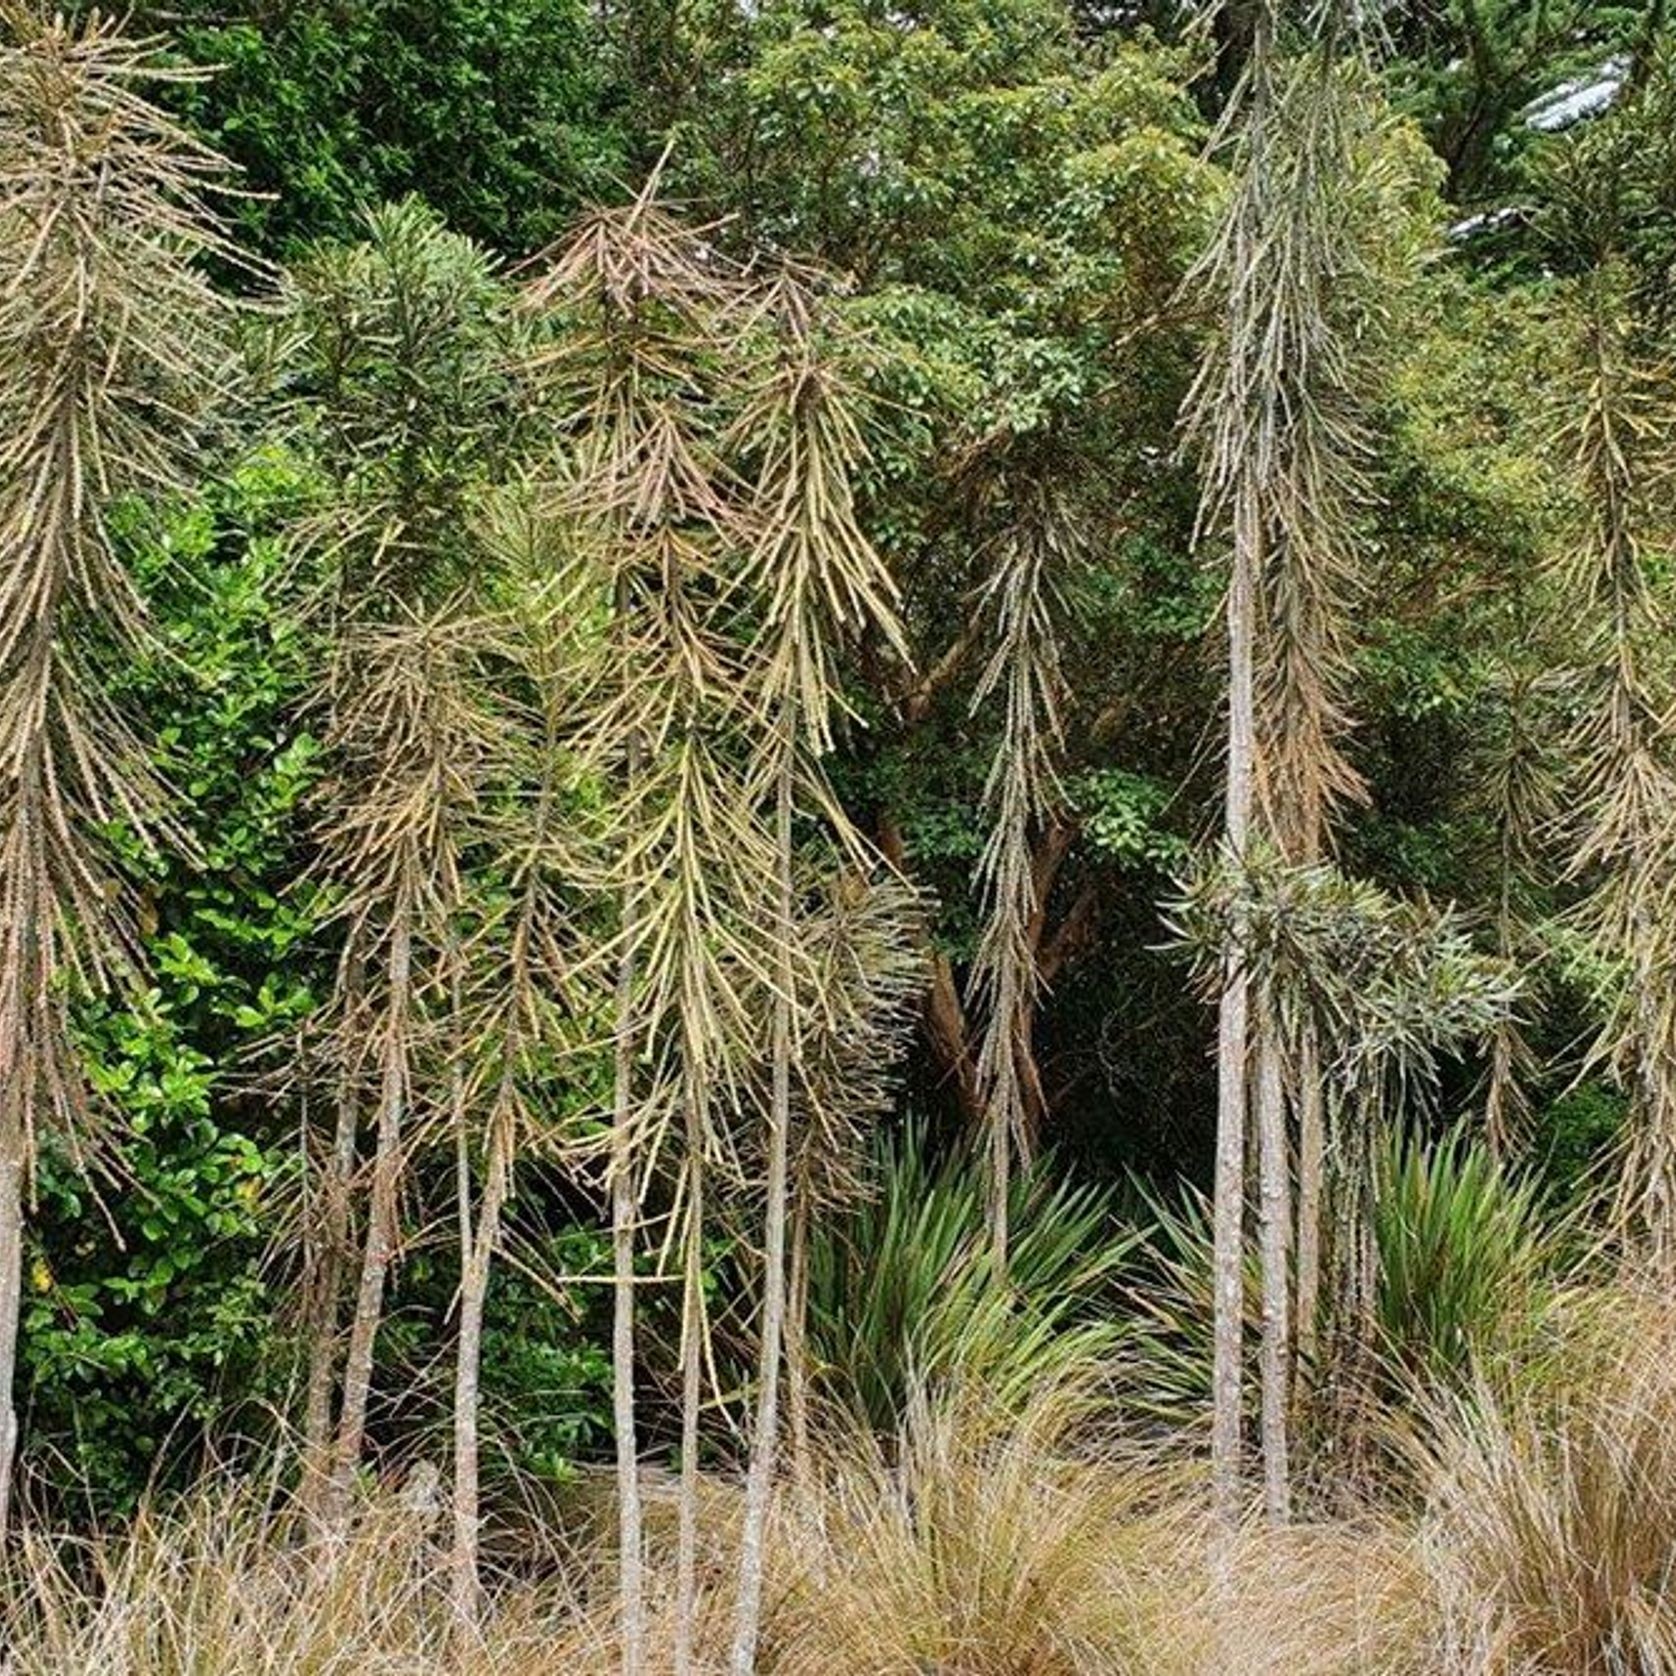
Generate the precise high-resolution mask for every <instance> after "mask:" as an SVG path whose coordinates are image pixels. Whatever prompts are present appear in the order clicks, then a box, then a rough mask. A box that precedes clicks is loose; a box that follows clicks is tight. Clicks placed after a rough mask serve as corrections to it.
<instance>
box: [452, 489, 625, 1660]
mask: <svg viewBox="0 0 1676 1676" xmlns="http://www.w3.org/2000/svg"><path fill="white" fill-rule="evenodd" d="M483 518H484V524H485V549H486V552H487V553H488V554H489V555H492V557H493V559H494V560H495V563H494V565H493V567H492V574H493V576H494V577H495V579H496V581H497V583H498V584H499V586H498V589H497V590H496V592H495V593H493V594H491V595H490V597H488V598H486V599H485V600H484V602H483V610H484V615H483V617H482V618H480V619H479V621H478V622H477V624H476V625H475V633H474V636H473V642H474V650H475V651H476V652H477V654H478V657H479V659H480V662H479V665H478V667H476V668H475V669H473V670H471V671H469V672H468V678H469V679H470V680H471V681H472V682H473V683H474V684H475V686H476V689H477V691H478V693H479V694H480V695H481V697H480V699H479V705H480V709H481V711H482V713H483V714H484V715H485V716H488V717H492V719H493V733H492V741H493V742H492V745H491V747H490V749H489V750H488V751H487V752H486V753H485V755H486V759H487V760H486V763H485V766H486V769H487V773H486V775H485V785H484V788H483V796H482V797H481V798H480V799H479V800H478V804H477V820H476V822H475V823H474V828H473V830H472V831H471V832H470V834H469V848H470V860H471V863H472V865H473V868H474V870H475V871H476V873H477V875H478V878H479V883H478V888H477V889H476V891H475V892H474V893H473V898H474V899H473V901H472V902H471V904H470V906H469V908H468V911H467V914H466V915H465V922H464V924H463V926H462V927H461V931H460V935H459V940H458V943H457V946H456V948H455V950H454V951H453V955H452V959H453V963H454V965H453V970H452V971H451V972H450V973H449V983H450V990H449V1001H450V1009H449V1011H450V1017H449V1020H448V1029H447V1033H446V1038H445V1044H444V1045H445V1049H446V1052H447V1054H448V1056H449V1058H450V1066H449V1069H450V1072H451V1082H450V1089H449V1099H450V1106H451V1110H450V1112H449V1123H450V1127H451V1128H452V1130H453V1135H452V1140H453V1142H454V1146H455V1155H456V1169H457V1176H458V1188H457V1195H456V1197H457V1203H458V1215H457V1233H458V1239H459V1251H460V1287H459V1302H458V1310H459V1326H458V1334H457V1341H456V1352H455V1375H454V1483H453V1518H454V1534H453V1556H452V1565H453V1574H454V1575H453V1594H454V1606H455V1616H456V1619H457V1621H458V1626H459V1628H460V1630H461V1631H462V1632H464V1633H465V1634H466V1635H468V1636H469V1635H471V1634H472V1633H473V1632H475V1630H476V1628H477V1624H478V1619H479V1615H480V1611H481V1605H482V1584H481V1570H480V1565H479V1549H480V1523H481V1511H480V1490H479V1482H480V1476H481V1474H480V1466H479V1455H480V1450H481V1437H480V1430H481V1428H480V1418H479V1416H480V1409H481V1389H480V1387H481V1363H482V1353H483V1329H484V1321H485V1316H486V1311H487V1304H488V1293H489V1282H490V1276H491V1267H492V1264H493V1262H494V1258H495V1255H496V1252H497V1250H498V1249H499V1247H500V1244H501V1239H502V1231H503V1224H504V1221H505V1217H506V1214H507V1210H508V1206H509V1203H510V1201H511V1199H512V1197H513V1191H514V1187H515V1171H516V1168H517V1165H518V1162H519V1159H520V1157H521V1156H522V1155H523V1154H524V1152H525V1151H527V1150H529V1149H531V1148H534V1149H536V1150H538V1151H540V1152H542V1153H545V1154H548V1155H562V1153H563V1152H564V1151H565V1150H566V1148H567V1147H568V1145H569V1143H570V1141H571V1139H572V1137H571V1136H570V1135H569V1134H568V1133H567V1122H566V1119H567V1115H568V1113H567V1109H566V1108H567V1105H568V1103H569V1098H570V1089H569V1086H568V1085H569V1084H570V1083H571V1082H572V1080H573V1079H572V1078H571V1076H570V1075H569V1073H570V1068H571V1064H572V1062H573V1058H574V1055H575V1053H576V1052H577V1051H578V1050H579V1049H581V1048H582V1047H584V1045H585V1041H584V1037H583V1032H584V1031H585V1030H586V1028H587V1026H588V1025H589V1024H590V1023H591V1022H592V1021H593V1019H594V1017H595V1016H596V1014H597V1008H598V999H597V996H598V986H597V985H593V984H587V983H585V982H583V981H582V977H581V974H582V969H583V965H584V954H585V950H584V948H583V946H582V944H581V940H580V936H579V931H578V926H577V903H576V901H575V899H574V889H573V884H574V876H575V874H576V871H577V863H576V860H575V850H576V836H577V835H576V831H575V826H576V813H577V811H576V808H575V797H576V788H575V784H574V771H573V768H572V765H571V761H570V756H569V753H568V751H567V750H566V734H567V730H568V728H569V725H570V708H569V706H570V700H571V697H572V687H571V681H572V677H573V674H574V671H575V669H576V667H577V665H578V663H579V662H582V661H585V652H582V651H579V649H578V644H577V642H578V638H579V637H585V636H586V635H588V634H589V633H590V631H591V627H592V625H591V624H590V623H589V622H588V620H587V618H586V615H585V614H580V613H576V612H574V611H573V610H572V609H571V607H572V606H573V605H574V604H575V601H574V600H573V599H572V598H571V597H570V595H569V593H568V590H567V589H566V588H565V587H564V586H563V583H562V578H563V576H564V572H565V568H566V567H565V565H564V564H563V563H562V562H560V561H558V560H557V559H556V558H555V555H554V551H553V549H554V544H555V541H557V542H559V543H561V544H562V542H563V540H564V532H563V530H562V529H555V526H554V525H553V523H552V521H551V520H549V519H547V518H546V517H544V516H543V515H542V512H541V508H540V506H539V504H538V503H537V501H536V498H535V497H534V496H533V494H531V493H530V492H528V491H527V490H524V489H517V490H512V491H508V492H506V493H504V494H502V495H501V496H499V497H498V498H497V499H496V501H495V502H494V503H493V504H492V505H491V506H489V507H486V508H485V509H484V512H483ZM491 689H492V690H491Z"/></svg>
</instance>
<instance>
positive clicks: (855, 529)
mask: <svg viewBox="0 0 1676 1676" xmlns="http://www.w3.org/2000/svg"><path fill="white" fill-rule="evenodd" d="M820 307H821V305H820V300H819V298H818V296H817V295H816V294H815V293H814V292H813V291H812V290H811V289H810V287H809V286H808V284H806V283H805V282H803V281H802V280H800V279H799V278H797V277H795V276H793V275H789V274H786V275H781V276H779V277H778V278H777V280H775V281H774V282H773V283H772V284H771V285H770V286H769V288H768V290H767V294H766V296H765V297H764V298H763V300H762V303H761V305H760V308H761V325H762V328H763V333H764V344H763V349H762V351H761V354H762V355H763V357H764V364H763V365H762V366H761V367H760V369H757V370H756V371H755V376H754V378H753V382H755V383H756V384H757V385H758V386H759V387H758V388H757V389H756V390H754V391H752V392H751V393H750V395H749V396H748V397H747V400H746V403H745V406H744V408H743V411H742V412H741V415H740V418H739V421H738V424H737V427H736V438H737V440H738V442H739V443H740V444H741V445H742V448H743V449H744V451H745V452H746V457H747V458H751V459H752V460H753V464H754V473H753V475H752V477H751V479H750V488H749V493H750V509H749V510H750V517H751V520H752V522H753V524H754V526H755V530H756V535H755V542H754V545H753V549H752V551H751V554H750V557H749V561H748V563H747V566H746V569H745V573H744V586H745V588H746V589H747V590H748V593H749V594H751V595H755V596H756V599H757V600H758V601H759V602H760V605H759V609H760V611H761V622H760V625H759V627H758V630H757V641H756V647H755V652H756V657H755V662H754V667H753V668H752V671H751V679H752V683H753V687H754V692H753V694H752V699H753V703H754V707H755V714H754V717H753V727H754V730H755V732H756V735H757V743H756V749H755V755H756V757H757V762H758V768H759V771H760V773H761V777H762V781H763V783H764V784H765V786H766V787H768V788H771V791H770V795H771V797H772V802H773V826H772V832H773V846H774V871H773V886H772V903H771V905H770V906H769V912H768V921H769V924H770V926H771V932H772V937H771V940H772V946H773V957H774V970H773V989H772V1001H771V1014H772V1026H771V1041H770V1068H769V1081H770V1092H769V1099H768V1106H767V1112H766V1122H767V1140H766V1178H765V1181H764V1183H763V1191H764V1197H765V1201H766V1203H765V1212H764V1218H763V1237H762V1294H761V1299H760V1304H759V1309H760V1316H759V1322H758V1346H759V1349H758V1367H757V1391H756V1409H755V1417H754V1423H753V1426H752V1431H751V1455H750V1466H749V1471H748V1473H747V1476H746V1486H745V1511H744V1524H743V1528H742V1532H741V1537H740V1559H739V1593H738V1601H737V1607H736V1612H735V1622H734V1637H733V1649H732V1665H733V1670H734V1672H735V1673H736V1676H750V1673H751V1672H752V1671H754V1670H755V1668H756V1650H757V1640H758V1636H759V1632H760V1619H761V1611H762V1588H763V1570H764V1552H763V1546H764V1539H765V1533H766V1527H767V1519H768V1508H769V1498H770V1495H771V1493H772V1490H773V1483H774V1470H775V1461H776V1456H777V1452H778V1447H779V1432H780V1392H781V1371H782V1363H783V1360H784V1354H785V1345H786V1322H787V1315H788V1287H789V1284H790V1274H789V1267H788V1248H787V1247H788V1230H789V1224H790V1220H791V1204H792V1180H791V1169H792V1159H793V1152H794V1146H793V1136H792V1124H793V1121H794V1114H795V1095H794V1090H795V1089H796V1088H797V1087H798V1085H799V1084H803V1085H804V1086H807V1077H808V1072H809V1069H810V1067H809V1065H808V1063H807V1062H806V1057H805V1056H806V1053H807V1052H808V1050H809V1048H810V1047H811V1046H812V1044H813V1041H814V1038H815V1037H816V1036H817V1035H818V1033H819V1031H820V1026H821V1023H822V1021H823V1018H829V1017H830V1016H831V1008H832V1005H833V1003H832V1001H831V1000H829V999H828V998H827V997H825V996H823V995H821V994H820V993H819V992H818V990H816V989H815V988H814V987H813V985H812V983H811V980H812V979H814V978H815V977H816V976H817V975H818V972H817V971H815V970H810V969H809V962H808V960H807V958H805V959H803V960H800V959H799V954H800V952H802V953H803V954H804V955H805V956H807V954H808V953H809V952H810V951H809V950H807V949H806V948H804V947H803V943H804V938H803V932H804V927H803V925H802V923H801V922H800V915H799V910H798V901H797V871H798V869H797V854H796V848H795V844H794V819H795V817H797V816H800V815H801V816H803V817H805V818H808V817H813V818H815V819H817V820H820V821H821V822H822V823H823V824H824V825H826V826H827V827H828V828H829V830H830V831H831V832H832V835H833V838H834V839H835V840H836V843H837V846H838V850H839V853H840V856H841V857H842V858H844V859H845V860H847V862H848V864H849V865H850V866H851V867H852V868H859V869H861V870H862V871H863V875H864V876H865V872H866V871H867V870H869V869H870V865H871V852H870V847H869V846H868V845H867V844H866V842H865V841H864V840H863V839H862V837H861V835H860V833H859V832H858V831H856V830H855V828H854V827H853V826H852V825H851V823H850V821H849V819H848V817H847V816H846V815H845V813H844V811H843V809H842V806H841V805H840V804H839V802H838V800H837V798H836V797H835V796H834V795H833V793H832V791H831V789H830V788H829V787H828V786H827V785H826V783H825V780H824V771H823V769H822V758H824V757H825V756H826V755H827V754H828V753H829V752H830V751H831V750H832V749H833V746H834V743H835V733H834V729H835V720H836V718H837V717H838V716H839V715H840V714H841V713H842V711H843V708H844V699H843V672H842V665H841V664H840V662H839V654H840V652H841V651H842V650H843V648H844V647H845V645H846V644H849V645H851V646H853V645H854V644H856V643H857V642H859V641H860V640H861V639H862V637H864V636H869V635H871V636H874V637H876V638H877V640H878V641H880V642H881V643H883V644H884V645H885V646H886V647H888V648H889V649H890V650H891V651H893V652H894V653H896V654H897V655H898V656H903V657H905V656H906V648H905V647H904V645H903V641H902V632H901V628H900V626H899V624H898V621H897V595H896V587H895V584H894V582H893V581H892V580H891V577H890V575H889V573H888V571H887V570H886V569H885V567H884V565H883V563H882V561H881V560H880V558H879V556H878V554H877V553H876V552H875V551H874V548H873V545H872V543H871V542H870V541H869V540H868V538H867V536H866V534H865V532H864V531H863V529H862V527H861V524H860V522H859V521H858V518H857V512H856V500H855V479H856V476H857V474H858V471H859V468H860V465H861V461H862V457H863V451H864V450H863V441H862V430H861V424H860V415H859V413H858V407H859V397H858V394H857V393H856V392H855V391H854V389H853V388H852V387H850V386H849V385H847V384H846V382H845V381H844V379H843V377H842V376H841V373H840V372H839V370H838V368H837V366H836V365H835V364H834V359H833V356H832V351H831V348H830V346H829V345H827V344H824V343H823V341H822V325H823V322H822V319H821V317H820V312H819V311H820ZM863 888H866V887H865V885H864V886H863ZM829 1092H836V1091H829Z"/></svg>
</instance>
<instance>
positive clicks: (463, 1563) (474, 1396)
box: [453, 1124, 510, 1638]
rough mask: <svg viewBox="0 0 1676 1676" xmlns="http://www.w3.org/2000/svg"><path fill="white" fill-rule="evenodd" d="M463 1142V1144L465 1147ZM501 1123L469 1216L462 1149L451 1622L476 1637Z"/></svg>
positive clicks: (503, 1169) (502, 1168) (502, 1166)
mask: <svg viewBox="0 0 1676 1676" xmlns="http://www.w3.org/2000/svg"><path fill="white" fill-rule="evenodd" d="M463 1147H464V1142H463V1141H462V1148H463ZM506 1153H507V1146H506V1138H505V1134H504V1130H503V1126H502V1125H499V1124H497V1125H496V1126H495V1130H494V1133H493V1135H492V1137H491V1139H490V1142H489V1154H490V1155H489V1158H488V1160H487V1161H486V1163H485V1165H484V1181H483V1202H482V1204H481V1206H480V1207H479V1209H478V1214H477V1219H476V1225H475V1227H474V1226H473V1223H472V1216H471V1196H470V1195H471V1165H470V1159H469V1156H468V1155H466V1154H465V1153H464V1152H463V1151H462V1158H461V1169H460V1174H461V1181H460V1187H461V1198H460V1339H459V1346H458V1351H457V1357H456V1361H455V1364H454V1554H453V1569H454V1621H455V1623H456V1625H457V1626H458V1628H459V1629H460V1630H461V1631H462V1632H463V1633H464V1634H465V1635H466V1636H467V1637H468V1638H470V1637H473V1636H475V1634H476V1631H477V1627H478V1623H479V1620H480V1617H481V1612H482V1600H483V1590H482V1583H481V1580H480V1576H481V1574H480V1570H479V1565H478V1551H479V1546H480V1539H479V1533H480V1527H481V1523H482V1518H481V1508H480V1499H481V1498H480V1494H479V1454H480V1450H479V1436H478V1433H479V1416H480V1414H481V1411H482V1401H481V1396H482V1393H481V1373H482V1366H483V1316H484V1306H485V1304H486V1302H487V1299H488V1295H489V1273H490V1266H491V1264H492V1263H493V1261H494V1253H495V1247H496V1245H497V1244H498V1243H499V1240H500V1223H501V1212H502V1210H503V1209H504V1207H505V1202H506V1184H507V1179H508V1171H509V1168H510V1165H509V1161H508V1159H507V1156H506Z"/></svg>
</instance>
